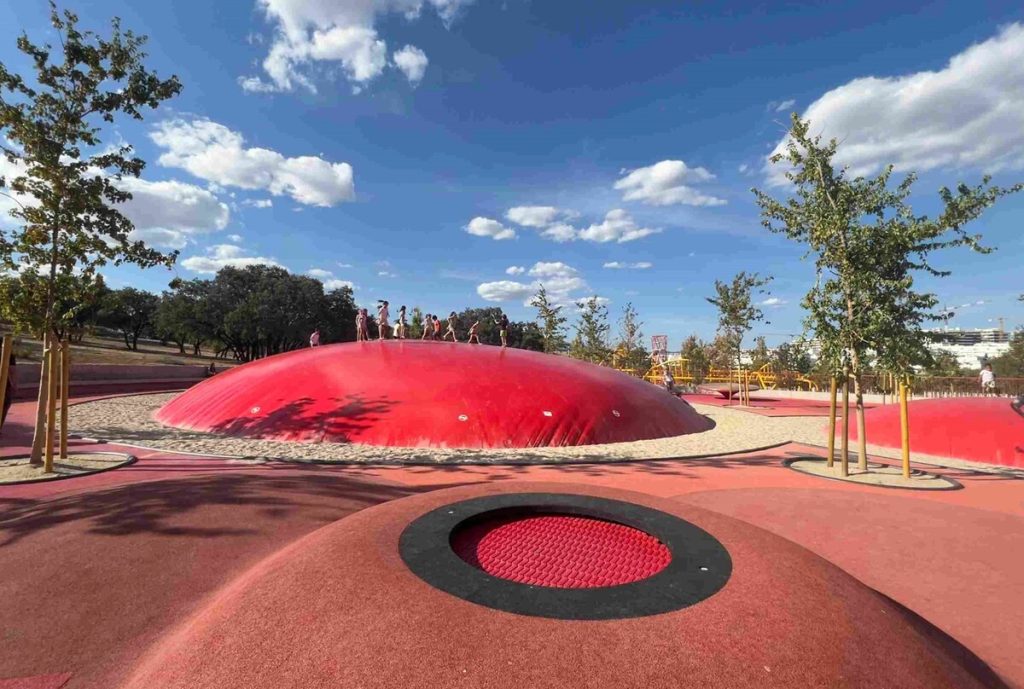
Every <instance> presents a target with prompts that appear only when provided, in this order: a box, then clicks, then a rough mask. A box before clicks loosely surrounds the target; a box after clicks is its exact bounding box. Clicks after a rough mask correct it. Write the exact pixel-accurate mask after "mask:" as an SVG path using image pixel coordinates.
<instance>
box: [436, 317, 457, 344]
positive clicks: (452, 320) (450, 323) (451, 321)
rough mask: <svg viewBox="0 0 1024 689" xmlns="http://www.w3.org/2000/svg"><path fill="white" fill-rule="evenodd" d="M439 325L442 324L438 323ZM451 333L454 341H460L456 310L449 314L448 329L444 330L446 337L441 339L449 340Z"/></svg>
mask: <svg viewBox="0 0 1024 689" xmlns="http://www.w3.org/2000/svg"><path fill="white" fill-rule="evenodd" d="M438 326H440V324H438ZM449 335H451V336H452V342H458V341H459V338H458V336H457V335H456V334H455V312H454V311H452V312H451V314H450V315H449V316H448V329H447V330H445V331H444V337H442V338H441V339H442V340H447V339H448V336H449Z"/></svg>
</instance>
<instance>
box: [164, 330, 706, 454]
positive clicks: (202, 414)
mask: <svg viewBox="0 0 1024 689" xmlns="http://www.w3.org/2000/svg"><path fill="white" fill-rule="evenodd" d="M155 419H156V420H157V421H158V422H160V423H162V424H165V425H167V426H173V427H175V428H181V429H186V430H192V431H201V432H206V433H214V434H220V435H225V436H231V437H238V438H259V439H264V440H283V441H299V442H314V443H316V442H330V443H362V444H367V445H378V446H385V447H423V448H466V449H486V448H527V447H562V446H576V445H593V444H600V443H618V442H631V441H636V440H649V439H654V438H665V437H671V436H679V435H684V434H687V433H698V432H701V431H705V430H708V429H709V428H710V427H711V426H712V423H711V421H710V420H708V419H707V418H706V417H704V416H702V415H701V414H699V413H697V412H696V411H695V410H694V409H693V408H692V407H690V405H689V404H687V403H686V402H685V401H683V400H680V399H678V398H676V397H674V396H672V395H669V394H667V393H666V392H665V391H664V390H662V389H661V388H659V387H657V386H654V385H651V384H650V383H646V382H644V381H642V380H639V379H636V378H633V377H631V376H628V375H626V374H623V373H620V372H618V371H615V370H614V369H610V368H606V367H601V366H595V365H593V364H588V363H585V362H581V361H577V360H575V359H570V358H568V357H563V356H555V355H550V354H541V353H538V352H531V351H526V350H521V349H505V348H499V347H490V346H481V345H466V344H451V343H438V342H409V341H388V342H363V343H350V344H342V345H330V346H326V347H317V348H311V349H304V350H299V351H295V352H289V353H287V354H280V355H277V356H273V357H268V358H266V359H261V360H259V361H254V362H251V363H248V364H245V365H243V366H238V367H237V368H234V369H231V370H229V371H225V372H224V373H221V374H218V375H217V376H215V377H213V378H210V379H208V380H206V381H203V382H202V383H200V384H199V385H196V386H195V387H193V388H191V389H189V390H187V391H185V392H184V393H182V394H181V395H179V396H178V397H176V398H175V399H173V400H171V401H170V402H169V403H167V404H166V405H164V406H163V407H162V408H161V409H159V410H158V411H157V413H156V415H155Z"/></svg>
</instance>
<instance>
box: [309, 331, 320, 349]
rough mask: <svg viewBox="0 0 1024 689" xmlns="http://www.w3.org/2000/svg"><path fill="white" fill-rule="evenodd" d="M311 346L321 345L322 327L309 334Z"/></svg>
mask: <svg viewBox="0 0 1024 689" xmlns="http://www.w3.org/2000/svg"><path fill="white" fill-rule="evenodd" d="M309 346H310V347H319V346H320V328H317V329H316V330H314V331H313V334H312V335H310V336H309Z"/></svg>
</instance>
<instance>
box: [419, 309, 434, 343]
mask: <svg viewBox="0 0 1024 689" xmlns="http://www.w3.org/2000/svg"><path fill="white" fill-rule="evenodd" d="M430 318H431V316H430V314H429V313H428V314H426V315H425V316H423V333H422V334H421V335H420V340H432V339H434V338H432V337H431V336H430V334H431V333H433V332H434V322H433V321H432V320H430Z"/></svg>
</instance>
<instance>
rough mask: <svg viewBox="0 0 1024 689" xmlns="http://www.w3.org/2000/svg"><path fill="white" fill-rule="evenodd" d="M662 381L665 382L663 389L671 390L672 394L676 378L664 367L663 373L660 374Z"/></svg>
mask: <svg viewBox="0 0 1024 689" xmlns="http://www.w3.org/2000/svg"><path fill="white" fill-rule="evenodd" d="M662 382H664V384H665V389H666V390H668V391H669V392H671V393H672V394H673V395H674V394H675V392H676V379H675V376H673V375H672V371H670V370H668V368H666V369H665V375H664V376H662Z"/></svg>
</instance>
